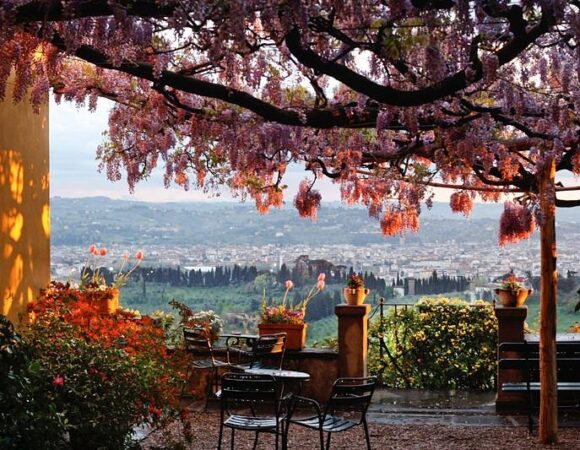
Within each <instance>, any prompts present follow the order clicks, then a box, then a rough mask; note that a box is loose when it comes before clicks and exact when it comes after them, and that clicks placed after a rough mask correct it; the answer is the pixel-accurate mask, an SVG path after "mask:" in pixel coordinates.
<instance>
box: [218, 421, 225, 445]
mask: <svg viewBox="0 0 580 450" xmlns="http://www.w3.org/2000/svg"><path fill="white" fill-rule="evenodd" d="M223 435H224V420H223V417H222V419H221V423H220V435H219V438H218V450H222V437H223Z"/></svg>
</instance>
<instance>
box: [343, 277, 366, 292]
mask: <svg viewBox="0 0 580 450" xmlns="http://www.w3.org/2000/svg"><path fill="white" fill-rule="evenodd" d="M346 285H347V287H348V288H349V289H359V288H364V287H365V280H363V278H362V277H361V276H359V275H357V274H356V273H355V274H352V275H351V276H350V278H349V279H348V281H347V282H346Z"/></svg>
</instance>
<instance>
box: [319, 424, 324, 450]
mask: <svg viewBox="0 0 580 450" xmlns="http://www.w3.org/2000/svg"><path fill="white" fill-rule="evenodd" d="M318 431H319V432H320V450H324V448H325V447H324V431H322V426H321V427H320V428H319V429H318Z"/></svg>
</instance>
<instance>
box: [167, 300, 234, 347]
mask: <svg viewBox="0 0 580 450" xmlns="http://www.w3.org/2000/svg"><path fill="white" fill-rule="evenodd" d="M169 304H170V305H171V306H172V307H173V308H174V309H177V310H179V317H180V321H179V327H178V328H179V330H178V331H179V334H180V335H181V336H183V334H182V332H181V330H182V327H186V328H193V327H201V328H203V329H205V331H206V333H207V337H208V338H209V339H210V340H211V341H212V342H215V341H217V340H218V339H219V337H220V334H221V332H222V328H223V324H224V322H223V320H222V318H221V317H220V316H219V315H218V314H216V313H215V312H214V311H212V310H211V309H210V310H208V311H199V312H195V313H194V312H193V310H192V309H191V308H190V307H189V306H187V305H185V304H184V303H181V302H178V301H177V300H175V299H173V300H171V301H170V302H169Z"/></svg>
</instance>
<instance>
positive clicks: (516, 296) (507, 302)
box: [495, 288, 532, 308]
mask: <svg viewBox="0 0 580 450" xmlns="http://www.w3.org/2000/svg"><path fill="white" fill-rule="evenodd" d="M495 293H496V295H497V296H498V297H499V299H500V300H501V304H502V305H503V306H507V307H512V308H513V307H522V306H524V303H525V302H526V299H527V298H528V295H530V294H531V293H532V290H531V289H526V288H521V289H518V290H511V289H501V288H498V289H496V290H495Z"/></svg>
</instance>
